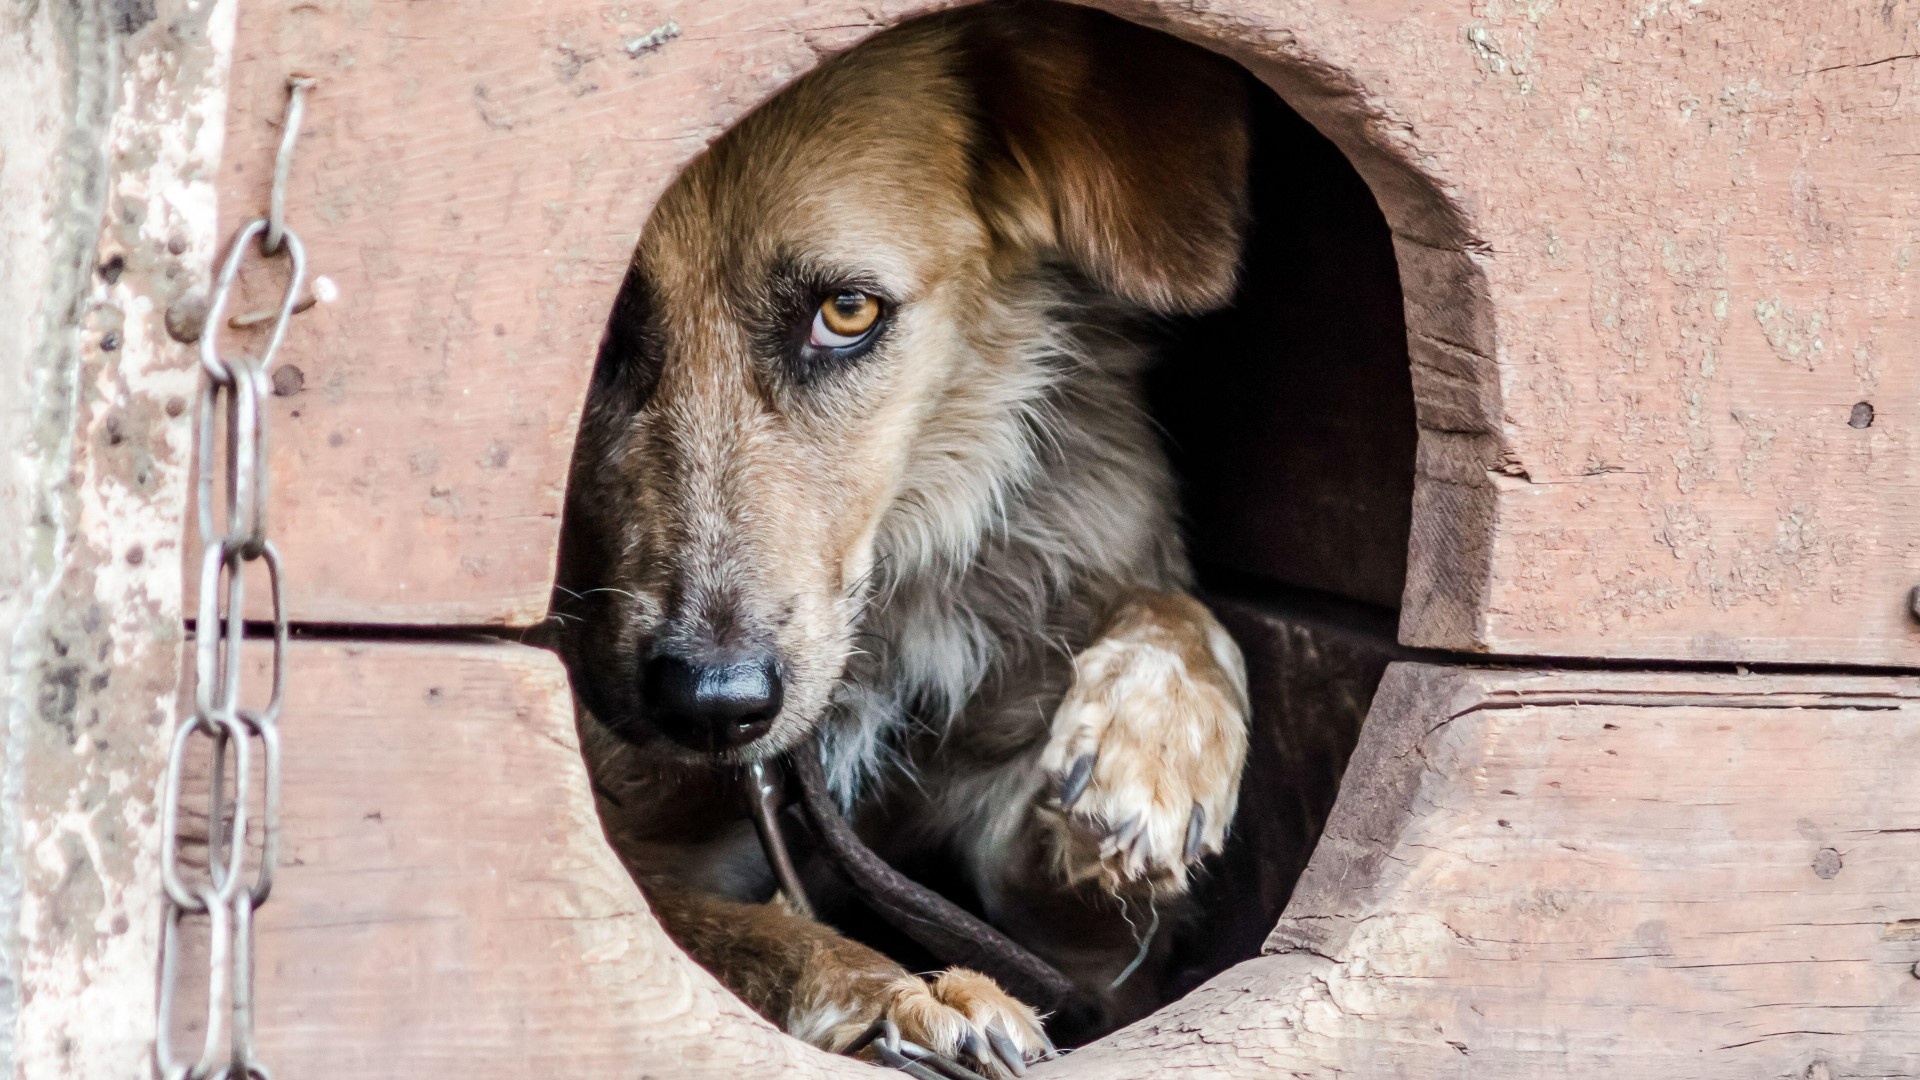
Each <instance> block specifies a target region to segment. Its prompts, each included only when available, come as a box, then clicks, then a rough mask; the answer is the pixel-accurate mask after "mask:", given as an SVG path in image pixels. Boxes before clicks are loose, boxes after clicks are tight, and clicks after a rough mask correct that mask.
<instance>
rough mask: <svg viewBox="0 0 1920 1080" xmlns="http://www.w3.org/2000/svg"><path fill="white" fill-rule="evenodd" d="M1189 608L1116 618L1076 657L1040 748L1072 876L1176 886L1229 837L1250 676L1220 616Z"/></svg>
mask: <svg viewBox="0 0 1920 1080" xmlns="http://www.w3.org/2000/svg"><path fill="white" fill-rule="evenodd" d="M1180 599H1181V600H1185V599H1186V598H1184V597H1182V598H1180ZM1186 603H1187V604H1192V605H1193V607H1194V608H1198V605H1197V604H1193V602H1192V601H1190V600H1186ZM1180 614H1181V615H1182V616H1183V617H1181V618H1172V617H1168V615H1167V614H1166V613H1165V612H1164V611H1163V610H1159V609H1155V608H1147V609H1145V610H1144V611H1142V612H1139V613H1136V614H1135V615H1134V617H1132V618H1122V619H1120V620H1117V621H1116V624H1115V626H1114V627H1113V628H1111V629H1109V631H1108V632H1107V633H1106V635H1105V636H1103V637H1102V638H1101V639H1100V640H1099V641H1097V642H1095V643H1094V644H1093V645H1092V646H1090V647H1089V648H1088V649H1087V650H1086V651H1084V652H1082V653H1081V654H1080V655H1079V656H1078V657H1076V658H1075V660H1074V680H1073V686H1072V687H1071V688H1070V689H1069V690H1068V692H1067V695H1066V697H1065V698H1064V699H1062V701H1061V703H1060V707H1059V709H1058V710H1057V711H1056V712H1055V713H1054V719H1053V732H1052V737H1051V739H1050V740H1049V742H1048V744H1047V748H1046V751H1045V752H1044V754H1043V755H1042V757H1041V765H1042V767H1043V768H1045V769H1046V770H1047V771H1048V773H1049V775H1050V776H1051V777H1052V778H1053V781H1054V784H1055V786H1054V788H1053V794H1054V798H1052V799H1051V800H1048V801H1046V802H1043V803H1042V806H1041V812H1042V816H1043V818H1044V819H1045V820H1046V821H1048V822H1049V823H1050V824H1051V825H1052V826H1053V828H1052V830H1051V831H1052V833H1053V837H1054V844H1053V847H1054V850H1055V853H1056V856H1057V858H1058V860H1059V864H1060V869H1061V871H1062V872H1063V873H1064V874H1065V876H1066V877H1067V878H1068V880H1070V881H1074V882H1081V881H1098V882H1099V883H1100V884H1101V885H1102V886H1103V887H1105V888H1108V889H1122V888H1126V887H1130V886H1137V885H1141V884H1145V885H1149V886H1151V887H1153V888H1155V889H1156V890H1172V891H1177V890H1179V889H1181V888H1184V887H1185V884H1186V868H1187V867H1188V866H1190V865H1191V864H1193V863H1194V862H1197V861H1199V860H1200V859H1202V858H1205V857H1206V856H1208V855H1211V854H1213V853H1215V852H1217V851H1219V850H1220V848H1221V845H1222V844H1224V843H1225V841H1226V831H1227V825H1228V823H1229V822H1230V821H1231V820H1232V818H1233V810H1234V806H1235V804H1236V803H1237V802H1238V800H1239V791H1240V768H1241V765H1242V764H1243V763H1244V762H1245V760H1246V751H1247V733H1246V705H1245V701H1246V693H1245V689H1244V687H1245V676H1244V675H1243V674H1242V673H1241V668H1240V664H1239V654H1238V652H1237V650H1235V649H1234V647H1233V645H1232V642H1231V640H1229V639H1226V636H1225V631H1223V630H1221V629H1220V628H1219V624H1217V623H1215V622H1213V621H1212V619H1211V618H1210V617H1206V616H1205V615H1204V610H1202V613H1201V615H1202V617H1201V618H1193V617H1191V612H1190V611H1188V610H1186V609H1181V611H1180Z"/></svg>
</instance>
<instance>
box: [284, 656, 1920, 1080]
mask: <svg viewBox="0 0 1920 1080" xmlns="http://www.w3.org/2000/svg"><path fill="white" fill-rule="evenodd" d="M294 670H295V671H296V672H298V673H299V676H300V677H299V678H298V679H297V680H296V681H295V683H294V697H293V700H292V703H291V707H290V711H289V713H288V716H287V719H286V721H285V732H286V738H287V770H288V771H287V785H288V786H287V793H286V807H287V824H286V829H287V832H286V843H287V848H286V866H285V869H284V870H283V872H282V874H281V875H280V877H279V879H278V883H277V885H276V889H275V895H274V898H273V900H272V901H271V902H270V903H269V904H268V905H267V906H266V907H265V908H263V909H262V913H261V915H262V917H261V922H260V945H259V948H260V955H261V965H262V966H261V976H260V978H261V983H260V991H259V994H260V1007H261V1009H262V1013H261V1017H260V1031H261V1039H262V1044H263V1052H264V1053H265V1054H266V1059H267V1060H268V1061H269V1062H270V1063H271V1064H272V1065H273V1066H274V1067H275V1068H276V1070H279V1071H286V1072H296V1073H297V1072H309V1071H318V1070H322V1069H323V1068H331V1069H334V1070H345V1071H347V1072H351V1073H352V1074H353V1075H356V1076H376V1077H377V1076H395V1077H400V1076H417V1075H443V1074H447V1073H453V1072H458V1073H460V1074H462V1075H473V1076H478V1077H486V1076H496V1075H498V1076H522V1075H528V1074H529V1073H530V1072H534V1073H540V1074H545V1073H547V1072H555V1073H565V1074H566V1075H577V1076H603V1075H604V1076H627V1075H633V1074H634V1072H635V1070H638V1071H639V1073H640V1074H642V1075H671V1076H687V1077H703V1076H713V1077H720V1076H737V1075H738V1070H739V1069H741V1068H742V1067H749V1066H751V1067H757V1068H769V1069H779V1070H782V1072H783V1074H786V1073H789V1072H790V1073H791V1074H792V1075H798V1076H820V1075H830V1074H831V1075H858V1074H856V1073H854V1072H853V1071H852V1068H853V1067H852V1066H851V1065H849V1064H848V1063H845V1062H839V1061H835V1060H833V1059H831V1058H828V1057H826V1056H824V1055H820V1054H817V1053H815V1052H812V1051H810V1050H807V1049H806V1048H804V1047H802V1046H800V1045H799V1044H797V1043H794V1042H792V1041H791V1040H787V1039H784V1038H781V1037H778V1036H777V1035H776V1034H775V1033H774V1032H773V1031H772V1030H771V1029H770V1028H768V1027H767V1026H766V1025H765V1024H763V1023H761V1022H760V1021H758V1020H756V1019H754V1018H752V1017H751V1016H750V1015H749V1014H748V1013H747V1012H746V1010H745V1009H744V1008H743V1007H742V1006H741V1005H739V1003H738V1002H736V1001H734V1000H733V999H731V998H730V997H728V996H727V995H726V994H725V993H724V992H723V991H721V990H719V988H718V987H717V986H716V985H715V984H714V982H713V981H712V979H711V978H710V977H708V976H707V975H706V974H705V973H703V972H701V971H700V970H699V969H698V968H696V967H695V966H693V965H692V964H691V963H690V962H689V961H687V959H686V958H685V957H684V956H683V955H682V954H680V953H679V952H678V951H677V950H675V949H674V948H673V947H672V946H671V944H670V943H668V942H667V941H666V939H665V938H664V936H663V935H662V934H661V933H660V931H659V929H658V927H657V925H655V924H654V923H653V921H652V919H651V918H650V917H649V916H648V915H647V914H646V911H645V905H644V903H643V902H642V901H641V899H640V897H639V894H638V892H637V891H636V890H634V889H633V888H632V886H631V884H630V883H629V882H628V881H627V880H626V878H625V876H624V875H623V873H622V872H621V870H620V868H619V866H618V865H617V863H616V862H615V861H614V860H613V858H612V857H611V855H610V854H609V853H608V852H607V849H606V847H605V846H604V844H603V843H602V842H601V840H600V837H599V832H598V828H597V824H596V822H595V819H594V816H593V809H592V800H591V797H590V795H589V793H588V792H587V790H586V787H585V779H584V774H583V771H582V769H581V766H580V764H579V760H578V754H577V750H576V748H575V744H574V740H573V738H572V732H571V722H572V721H571V714H570V709H569V700H568V695H567V691H566V684H565V679H564V675H563V673H562V672H561V670H560V668H559V666H558V664H557V663H556V662H555V661H554V660H553V659H552V658H551V657H549V656H547V655H545V654H543V653H540V652H537V651H535V650H531V649H526V648H521V647H517V646H509V645H464V646H462V645H426V644H401V643H385V644H373V645H362V644H341V643H303V644H299V645H297V646H296V648H295V651H294ZM403 715H404V716H407V717H408V718H409V719H408V720H407V721H406V722H396V718H397V717H400V716H403ZM1916 769H1920V680H1915V679H1876V678H1859V677H1848V678H1828V677H1819V678H1814V677H1800V676H1794V677H1780V676H1745V677H1742V676H1731V675H1696V674H1685V673H1648V674H1621V673H1568V672H1542V673H1532V672H1519V671H1493V670H1476V669H1448V668H1439V667H1432V666H1427V665H1419V664H1406V663H1402V664H1398V665H1396V666H1395V667H1394V668H1392V669H1391V670H1390V672H1389V675H1388V678H1387V680H1386V682H1385V683H1384V684H1383V686H1382V689H1381V692H1380V694H1379V696H1378V698H1377V699H1376V701H1375V705H1374V709H1373V711H1372V714H1371V716H1370V717H1369V719H1368V722H1367V727H1366V729H1365V731H1364V732H1363V734H1362V737H1361V744H1360V746H1359V748H1358V750H1357V751H1356V752H1355V755H1354V759H1353V763H1352V767H1351V768H1350V770H1349V772H1348V775H1347V779H1346V780H1345V781H1344V782H1343V784H1342V786H1341V792H1340V801H1339V803H1338V804H1337V806H1336V807H1335V809H1334V812H1333V815H1332V819H1331V821H1330V822H1329V824H1328V829H1327V838H1326V839H1325V840H1324V841H1323V842H1322V843H1321V844H1320V846H1319V849H1318V850H1317V851H1316V852H1315V854H1314V857H1313V861H1312V863H1311V864H1310V866H1309V868H1308V870H1307V873H1306V875H1305V876H1304V878H1303V879H1302V881H1301V883H1300V886H1299V888H1298V889H1297V890H1296V892H1295V895H1294V898H1293V900H1292V902H1291V904H1290V905H1289V907H1288V909H1287V913H1286V915H1285V917H1284V918H1283V919H1282V920H1281V923H1280V926H1279V928H1278V929H1277V930H1276V931H1275V932H1274V933H1273V935H1272V937H1271V938H1270V939H1269V942H1268V946H1267V947H1268V950H1269V952H1270V954H1271V955H1268V956H1265V957H1263V958H1261V959H1258V960H1254V961H1250V962H1248V963H1246V964H1243V965H1241V966H1239V967H1237V968H1234V969H1233V970H1231V971H1229V972H1227V973H1225V974H1223V975H1221V976H1219V977H1218V978H1216V979H1215V980H1213V981H1212V982H1211V983H1209V984H1208V985H1207V986H1205V987H1203V988H1201V989H1200V990H1199V991H1197V992H1196V993H1194V994H1193V995H1191V996H1189V997H1188V998H1185V999H1183V1000H1182V1001H1180V1002H1178V1003H1176V1004H1175V1005H1173V1006H1172V1007H1170V1009H1168V1010H1166V1011H1164V1012H1163V1013H1161V1014H1159V1015H1157V1016H1155V1017H1152V1018H1149V1019H1148V1020H1147V1021H1145V1022H1143V1023H1142V1024H1139V1025H1136V1026H1135V1027H1133V1028H1130V1029H1127V1030H1125V1031H1123V1032H1121V1033H1119V1034H1117V1035H1115V1036H1113V1037H1111V1038H1110V1039H1108V1040H1106V1041H1104V1042H1102V1043H1099V1044H1096V1045H1095V1046H1093V1047H1091V1048H1089V1049H1087V1050H1083V1051H1081V1052H1079V1053H1077V1054H1075V1055H1073V1056H1072V1057H1070V1058H1069V1059H1068V1060H1066V1061H1064V1062H1062V1063H1059V1064H1057V1065H1051V1066H1048V1067H1047V1069H1046V1073H1045V1074H1046V1075H1056V1076H1061V1077H1076V1076H1102V1077H1122V1076H1124V1077H1146V1076H1157V1075H1164V1074H1165V1072H1166V1071H1167V1070H1173V1069H1209V1070H1212V1071H1213V1074H1215V1075H1221V1076H1248V1077H1252V1076H1256V1075H1269V1074H1271V1073H1272V1072H1274V1071H1276V1070H1278V1071H1281V1072H1282V1073H1284V1072H1285V1071H1286V1070H1292V1071H1293V1073H1295V1074H1298V1075H1303V1076H1327V1077H1332V1076H1334V1075H1336V1074H1337V1073H1339V1072H1345V1073H1347V1074H1359V1075H1398V1076H1408V1077H1426V1076H1434V1077H1439V1076H1457V1075H1460V1074H1461V1070H1462V1069H1463V1068H1464V1069H1470V1070H1471V1071H1472V1074H1473V1075H1475V1076H1487V1077H1503V1076H1512V1077H1534V1076H1544V1075H1569V1076H1594V1077H1601V1076H1617V1075H1643V1076H1661V1077H1720V1076H1726V1077H1743V1078H1744V1077H1751V1076H1775V1075H1782V1076H1786V1075H1790V1076H1805V1075H1808V1073H1807V1070H1808V1069H1810V1068H1813V1067H1814V1066H1815V1065H1816V1064H1817V1063H1820V1062H1824V1063H1826V1064H1827V1066H1828V1067H1829V1068H1830V1069H1831V1070H1832V1073H1831V1075H1834V1076H1842V1075H1889V1076H1891V1075H1911V1074H1913V1073H1914V1072H1915V1071H1916V1070H1920V979H1916V978H1915V977H1914V976H1913V974H1912V969H1913V966H1914V964H1915V962H1916V961H1920V929H1916V927H1920V882H1917V881H1916V876H1917V875H1920V869H1916V868H1920V828H1916V825H1915V823H1916V822H1920V789H1915V788H1914V787H1913V785H1912V784H1911V782H1910V780H1911V777H1912V776H1913V775H1914V773H1915V770H1916ZM1455 1044H1459V1045H1458V1046H1456V1045H1455Z"/></svg>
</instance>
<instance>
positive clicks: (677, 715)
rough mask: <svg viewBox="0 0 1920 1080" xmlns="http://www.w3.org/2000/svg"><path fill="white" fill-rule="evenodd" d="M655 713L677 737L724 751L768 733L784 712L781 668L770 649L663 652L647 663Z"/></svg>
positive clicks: (645, 678) (646, 685)
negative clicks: (702, 654)
mask: <svg viewBox="0 0 1920 1080" xmlns="http://www.w3.org/2000/svg"><path fill="white" fill-rule="evenodd" d="M641 679H642V690H643V692H644V695H645V700H646V703H647V713H648V717H649V719H651V720H652V721H653V724H654V726H655V727H657V728H659V729H660V731H661V732H662V733H663V734H665V735H666V736H667V737H668V738H670V739H672V740H673V741H674V742H677V743H679V744H680V745H682V746H685V747H688V748H690V749H693V750H704V751H706V752H708V753H719V752H720V751H722V750H732V749H734V748H736V747H740V746H745V745H746V744H748V743H750V742H752V741H753V740H755V739H757V738H759V737H760V736H762V735H765V734H766V733H767V729H768V728H770V727H772V726H773V718H774V717H775V716H778V715H779V713H780V669H779V666H778V665H777V664H775V663H774V661H773V657H771V656H768V655H767V654H765V653H749V654H747V655H744V656H740V655H735V656H731V657H710V658H701V659H689V658H687V657H684V656H676V655H674V654H672V653H662V654H660V655H659V656H655V657H654V658H653V659H651V660H649V661H647V663H646V666H645V667H644V668H642V669H641Z"/></svg>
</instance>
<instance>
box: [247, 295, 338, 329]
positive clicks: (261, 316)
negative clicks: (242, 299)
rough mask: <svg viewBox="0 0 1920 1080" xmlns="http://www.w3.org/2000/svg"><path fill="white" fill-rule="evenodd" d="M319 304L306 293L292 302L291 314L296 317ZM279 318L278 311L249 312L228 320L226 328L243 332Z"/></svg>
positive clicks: (317, 300) (312, 296)
mask: <svg viewBox="0 0 1920 1080" xmlns="http://www.w3.org/2000/svg"><path fill="white" fill-rule="evenodd" d="M319 302H320V299H319V298H318V297H316V296H314V295H313V294H312V293H308V294H307V295H305V296H302V297H301V298H300V299H299V300H297V301H295V302H294V305H293V314H295V315H298V314H300V313H301V312H303V311H305V310H307V309H308V308H310V307H312V306H313V305H315V304H317V303H319ZM279 316H280V313H279V312H278V311H249V312H247V313H246V314H245V315H235V316H234V317H233V318H231V319H228V320H227V327H228V328H229V329H233V330H245V329H246V328H247V327H249V326H259V325H260V324H261V323H263V322H270V321H272V320H273V319H276V318H278V317H279Z"/></svg>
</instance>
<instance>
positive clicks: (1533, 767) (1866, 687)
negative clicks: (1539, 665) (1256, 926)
mask: <svg viewBox="0 0 1920 1080" xmlns="http://www.w3.org/2000/svg"><path fill="white" fill-rule="evenodd" d="M1916 768H1920V680H1916V679H1912V678H1898V679H1895V678H1861V677H1836V676H1818V677H1812V676H1807V677H1802V676H1794V677H1784V676H1735V675H1700V674H1689V673H1678V672H1674V673H1666V672H1661V673H1614V672H1524V671H1510V670H1476V669H1458V668H1453V669H1449V668H1442V667H1434V666H1429V665H1421V664H1396V665H1394V667H1393V668H1391V669H1389V672H1388V675H1387V679H1386V681H1385V682H1384V683H1383V684H1382V687H1381V689H1380V692H1379V695H1378V696H1377V697H1376V698H1375V703H1374V708H1373V712H1372V714H1371V716H1370V717H1369V718H1368V721H1367V727H1366V729H1365V731H1364V732H1363V734H1362V736H1361V743H1360V746H1359V748H1358V749H1357V750H1356V752H1355V754H1354V758H1353V761H1352V764H1351V766H1350V768H1349V772H1348V776H1347V779H1346V781H1345V782H1344V783H1343V784H1342V788H1341V795H1340V802H1339V803H1338V805H1337V806H1336V808H1335V810H1334V814H1333V818H1332V820H1331V821H1330V822H1329V824H1328V828H1327V834H1326V837H1325V839H1323V840H1322V842H1321V844H1320V847H1319V849H1318V850H1317V851H1316V852H1315V855H1314V859H1313V862H1312V864H1311V865H1310V866H1309V868H1308V870H1307V872H1306V875H1305V876H1304V877H1303V878H1302V880H1301V882H1300V885H1299V887H1298V889H1297V890H1296V891H1295V894H1294V898H1293V901H1292V903H1291V904H1290V905H1289V907H1288V909H1287V912H1286V915H1285V917H1283V918H1282V919H1281V921H1280V925H1279V927H1278V928H1277V929H1276V930H1275V931H1274V933H1273V936H1272V937H1271V938H1270V939H1269V942H1268V946H1267V948H1268V952H1269V955H1267V956H1265V957H1262V958H1261V959H1258V960H1254V961H1250V962H1248V963H1246V964H1243V965H1241V966H1240V967H1238V968H1236V969H1233V970H1231V971H1229V972H1227V973H1226V974H1224V975H1222V976H1220V977H1219V978H1217V979H1215V980H1214V981H1213V982H1211V983H1210V984H1208V985H1207V986H1206V987H1204V988H1202V989H1201V990H1200V991H1198V992H1196V993H1195V994H1193V995H1191V996H1190V997H1188V998H1186V999H1184V1000H1182V1001H1181V1002H1179V1003H1177V1004H1176V1005H1174V1006H1173V1007H1171V1008H1170V1009H1168V1010H1166V1011H1164V1012H1163V1013H1161V1014H1159V1015H1157V1016H1155V1017H1151V1018H1149V1019H1148V1020H1146V1021H1143V1022H1142V1023H1140V1024H1138V1025H1135V1026H1134V1027H1132V1028H1130V1029H1128V1030H1126V1031H1124V1032H1121V1033H1119V1034H1118V1035H1116V1036H1114V1037H1112V1038H1111V1039H1109V1040H1107V1041H1105V1042H1103V1043H1101V1044H1097V1045H1096V1046H1095V1047H1092V1048H1089V1049H1086V1050H1083V1051H1081V1052H1080V1053H1079V1054H1077V1055H1075V1056H1074V1058H1073V1059H1072V1062H1071V1064H1072V1066H1073V1068H1072V1070H1070V1072H1071V1074H1072V1075H1076V1076H1085V1077H1122V1076H1126V1077H1133V1076H1144V1075H1149V1073H1148V1072H1146V1071H1143V1069H1142V1064H1141V1063H1142V1062H1143V1061H1149V1062H1166V1063H1168V1064H1169V1065H1177V1066H1178V1067H1180V1068H1185V1069H1197V1070H1203V1071H1211V1073H1213V1074H1217V1075H1225V1076H1254V1075H1275V1074H1279V1075H1292V1076H1312V1077H1332V1076H1335V1075H1372V1076H1400V1077H1442V1076H1446V1077H1454V1076H1462V1075H1472V1076H1475V1077H1516V1078H1519V1077H1529V1078H1530V1077H1538V1076H1592V1077H1610V1076H1659V1077H1689V1078H1694V1077H1698V1078H1706V1077H1729V1078H1732V1077H1741V1078H1745V1077H1753V1076H1792V1077H1808V1076H1830V1077H1838V1076H1911V1075H1915V1074H1916V1073H1917V1072H1920V977H1917V976H1916V968H1915V965H1916V961H1920V789H1917V788H1916V787H1915V785H1914V784H1913V783H1912V777H1913V776H1914V774H1915V770H1916Z"/></svg>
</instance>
